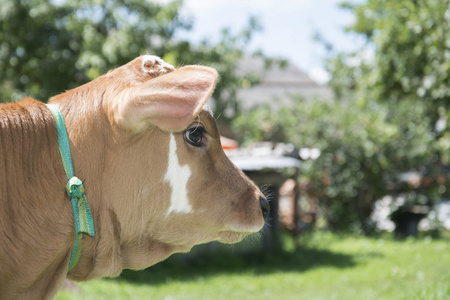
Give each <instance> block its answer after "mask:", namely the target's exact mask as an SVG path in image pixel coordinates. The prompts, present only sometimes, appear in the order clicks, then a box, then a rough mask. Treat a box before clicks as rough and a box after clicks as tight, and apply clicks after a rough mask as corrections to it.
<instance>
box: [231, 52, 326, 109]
mask: <svg viewBox="0 0 450 300" xmlns="http://www.w3.org/2000/svg"><path fill="white" fill-rule="evenodd" d="M237 72H238V74H241V75H242V74H249V73H257V74H258V75H259V76H260V78H261V82H260V83H259V84H257V85H254V86H251V87H249V88H242V89H241V90H240V91H239V92H238V98H239V99H240V100H241V103H242V108H243V109H244V110H248V109H251V108H253V107H255V106H257V105H260V104H269V105H271V106H273V107H279V106H280V105H289V104H291V103H292V101H293V100H292V96H299V95H301V96H302V97H303V98H304V99H305V100H307V101H308V100H312V99H314V98H315V97H318V98H321V99H332V96H333V94H332V91H331V89H330V88H329V87H327V86H324V85H320V84H318V83H316V82H314V81H313V80H312V79H311V78H309V77H308V75H306V74H305V73H304V72H302V71H301V70H300V69H298V68H297V67H296V66H294V65H292V64H289V63H288V64H287V65H286V66H280V65H279V64H278V63H273V64H272V65H270V67H268V68H266V67H265V62H264V59H263V58H257V57H245V58H244V59H242V60H241V62H240V63H239V64H238V70H237ZM274 99H277V100H276V101H274Z"/></svg>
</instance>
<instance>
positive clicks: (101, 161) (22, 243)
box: [0, 58, 264, 299]
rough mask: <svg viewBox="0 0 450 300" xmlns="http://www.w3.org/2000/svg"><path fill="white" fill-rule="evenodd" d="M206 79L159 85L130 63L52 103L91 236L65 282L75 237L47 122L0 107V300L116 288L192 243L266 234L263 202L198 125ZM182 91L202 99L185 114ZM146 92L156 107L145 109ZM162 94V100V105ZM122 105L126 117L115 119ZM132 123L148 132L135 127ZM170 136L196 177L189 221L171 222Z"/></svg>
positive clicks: (211, 123) (41, 110)
mask: <svg viewBox="0 0 450 300" xmlns="http://www.w3.org/2000/svg"><path fill="white" fill-rule="evenodd" d="M149 68H151V66H149V65H148V64H146V65H145V69H147V70H148V69H149ZM202 68H203V67H198V68H197V67H192V70H189V69H184V70H185V71H183V72H185V73H186V72H187V73H186V74H188V75H183V74H184V73H183V72H182V71H178V70H177V71H175V72H173V74H174V75H170V76H168V75H164V76H159V77H158V78H155V77H156V75H161V74H156V75H155V73H152V74H146V73H145V72H143V71H142V66H141V58H137V59H135V60H134V61H132V62H130V63H129V64H127V65H125V66H122V67H121V68H118V69H116V70H114V71H113V72H110V73H108V74H106V75H104V76H101V77H99V78H98V79H96V80H94V81H92V82H90V83H88V84H86V85H84V86H82V87H79V88H77V89H74V90H71V91H68V92H66V93H64V94H61V95H59V96H56V97H54V98H52V99H51V102H52V103H54V104H56V105H57V106H58V107H59V108H60V110H61V112H62V114H63V116H64V119H65V122H66V127H67V131H68V136H69V142H70V147H71V153H72V160H73V165H74V171H75V175H76V176H77V177H79V178H80V179H81V180H82V181H83V183H84V186H85V190H86V196H87V200H88V203H89V206H90V208H91V211H92V214H93V217H94V225H95V230H96V236H95V237H94V238H91V237H87V236H86V237H83V240H82V243H81V247H82V253H81V258H80V261H79V263H78V265H77V266H76V267H75V269H74V270H72V271H71V272H70V273H69V274H67V268H68V263H69V258H70V251H71V248H72V246H73V242H74V234H75V233H74V226H73V215H72V209H71V205H70V201H69V198H68V196H67V195H66V194H65V185H66V183H67V179H66V178H65V173H64V170H63V167H62V163H61V158H60V155H59V150H58V144H57V136H56V128H55V125H54V120H53V118H52V115H51V113H50V111H49V110H48V109H47V108H46V106H45V105H44V104H42V103H40V102H37V101H34V100H32V99H25V100H22V101H21V102H19V103H15V104H4V105H1V106H0V172H1V173H0V174H1V177H0V179H1V181H0V240H1V243H0V266H1V269H0V298H1V299H48V298H52V297H53V296H54V294H55V293H56V292H57V291H58V289H59V287H60V286H61V284H62V282H63V281H64V279H65V278H66V276H67V277H68V278H69V279H72V280H89V279H91V278H99V277H103V276H117V275H119V274H120V272H121V270H122V269H123V268H131V269H143V268H145V267H148V266H150V265H153V264H155V263H157V262H158V261H161V260H163V259H165V258H166V257H168V256H169V255H171V254H172V253H174V252H185V251H189V250H190V249H191V247H193V246H194V245H196V244H199V243H205V242H208V241H212V240H221V241H223V242H237V241H239V240H241V239H242V238H243V237H244V236H246V235H247V234H249V233H251V232H255V231H258V230H259V229H260V228H261V227H262V225H263V223H264V221H263V220H262V216H261V207H260V204H259V197H260V195H261V194H260V192H259V190H258V189H257V187H256V186H255V185H254V184H253V183H252V182H251V181H249V180H248V179H247V178H246V177H245V176H244V175H243V174H242V173H241V172H240V171H239V170H238V169H237V168H236V167H235V166H234V165H233V164H232V163H231V162H230V161H229V160H228V159H227V158H226V156H225V154H224V153H223V151H222V148H221V145H220V139H219V133H218V130H217V127H216V124H215V120H214V119H213V118H212V117H211V116H210V115H209V113H207V112H204V111H203V112H201V113H200V114H199V110H200V109H201V106H202V105H203V103H204V101H206V99H207V98H208V97H209V95H210V94H211V92H212V89H211V86H213V85H215V76H216V75H214V74H215V73H214V72H213V71H210V70H208V69H205V68H203V69H202ZM155 70H159V69H158V68H156V69H155ZM180 70H182V69H180ZM191 71H195V72H197V73H195V74H200V75H195V74H194V73H192V72H191ZM199 72H200V73H199ZM205 72H206V73H205ZM177 74H179V75H177ZM177 76H181V77H182V76H185V77H186V76H187V77H189V76H191V77H192V76H193V77H195V78H193V80H192V81H193V82H194V86H193V85H189V84H190V83H189V84H188V83H186V81H183V80H182V81H183V84H182V85H181V87H175V88H173V81H175V80H176V79H177V78H181V77H177ZM196 76H198V77H196ZM205 76H206V77H205ZM211 76H212V77H211ZM191 77H190V78H191ZM154 78H155V79H154ZM159 78H161V79H160V80H159ZM164 78H171V79H170V80H167V81H165V80H164ZM156 79H158V80H156ZM152 80H155V81H154V82H157V83H158V84H157V85H155V84H153V85H152V84H151V83H150V81H152ZM195 82H198V85H197V86H195ZM186 86H190V87H191V90H195V89H198V93H197V94H196V93H195V92H193V94H190V95H189V97H192V99H193V100H192V101H193V102H192V104H186V103H187V102H185V100H183V99H181V97H180V95H183V94H184V93H185V92H186V91H185V89H186ZM143 87H145V89H144V88H143ZM183 89H184V90H183ZM144 90H148V91H149V95H157V96H149V97H147V98H146V97H145V95H144V96H143V95H142V92H143V91H144ZM124 91H127V92H126V93H123V92H124ZM164 91H169V92H168V93H169V94H168V95H166V96H158V95H164V93H165V92H164ZM137 95H138V96H139V97H138V96H137ZM155 97H156V99H159V98H157V97H162V98H161V99H163V98H164V97H167V99H168V100H167V101H168V102H164V103H163V104H162V105H169V104H170V105H173V107H175V109H170V110H169V111H167V109H166V107H163V108H161V106H160V104H158V103H160V102H161V101H155ZM187 97H188V96H187ZM200 98H201V99H200ZM173 99H175V100H173ZM195 99H200V100H201V101H200V100H195ZM123 101H125V103H126V105H125V107H126V109H124V110H120V109H118V107H123V106H124V104H123V103H122V102H123ZM152 101H153V102H152ZM170 101H173V103H172V102H170ZM186 101H191V100H186ZM195 101H197V102H195ZM198 101H200V102H198ZM194 102H195V103H194ZM167 103H169V104H167ZM136 105H138V106H136ZM142 105H144V106H145V107H144V110H145V109H146V108H147V107H148V106H152V105H153V106H154V107H155V108H154V109H153V108H152V109H151V112H148V114H147V115H144V113H143V111H142V110H141V109H136V107H140V108H142V107H143V106H142ZM180 105H182V106H183V105H186V110H187V111H188V112H189V113H188V114H187V115H183V116H179V112H180V111H175V112H174V110H176V107H180ZM171 107H172V106H171ZM183 107H184V106H183ZM145 113H147V112H145ZM172 113H173V114H177V116H174V115H171V114H172ZM137 116H138V117H139V118H144V119H142V120H144V121H145V118H147V119H148V120H150V121H148V122H147V121H145V122H144V121H139V120H138V121H136V120H135V118H137ZM196 116H197V117H196ZM124 118H125V119H124ZM126 118H131V119H132V121H128V119H126ZM194 118H195V119H194ZM172 119H173V121H171V120H172ZM121 120H122V121H123V120H125V121H126V122H125V123H124V124H127V126H121ZM135 122H137V123H135ZM129 124H138V125H139V126H136V127H133V126H128V125H129ZM142 124H145V128H144V127H143V126H142ZM198 124H202V125H203V126H204V127H205V129H206V131H207V134H206V136H205V147H201V148H196V147H193V146H191V145H189V144H187V143H186V142H185V138H184V131H183V130H184V129H186V128H188V127H192V126H198ZM155 125H156V126H155ZM174 128H177V130H176V132H173V130H174ZM169 132H173V134H174V136H175V139H176V144H177V155H178V157H179V162H180V165H188V166H189V167H190V169H191V171H192V175H191V177H190V179H189V181H188V184H187V191H188V198H189V201H190V204H191V205H192V208H193V212H191V213H188V214H184V213H170V214H169V215H167V211H168V208H169V206H170V195H171V186H170V185H169V184H168V183H167V182H166V181H164V175H165V172H166V169H167V157H168V154H167V153H168V149H169V140H170V133H169ZM231 228H233V229H231Z"/></svg>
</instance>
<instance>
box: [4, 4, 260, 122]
mask: <svg viewBox="0 0 450 300" xmlns="http://www.w3.org/2000/svg"><path fill="white" fill-rule="evenodd" d="M181 5H182V1H180V0H176V1H173V2H171V3H169V4H167V5H160V4H156V3H153V2H150V1H144V0H127V1H120V0H105V1H96V0H76V1H52V0H4V1H3V2H2V7H1V8H0V99H2V100H3V101H11V100H19V99H20V98H22V97H23V96H32V97H35V98H37V99H39V100H41V101H44V102H46V101H47V100H48V99H49V97H51V96H53V95H55V94H58V93H61V92H63V91H64V90H67V89H71V88H74V87H76V86H79V85H81V84H84V83H86V82H88V81H90V80H92V79H94V78H96V77H98V76H99V75H101V74H103V73H105V72H107V71H108V70H110V69H112V68H115V67H117V66H120V65H122V64H124V63H126V62H128V61H130V60H132V59H133V58H135V57H136V56H138V55H141V54H145V53H151V54H155V55H158V56H161V57H162V58H163V59H165V60H166V61H168V62H170V63H172V64H174V65H186V64H205V65H211V66H213V67H214V68H216V69H217V70H218V71H219V73H220V75H221V80H220V81H219V83H218V86H217V89H216V90H215V92H214V95H213V97H214V99H215V104H216V105H215V107H216V110H217V111H218V112H219V113H220V112H222V111H224V110H230V111H231V114H230V116H233V115H234V114H235V112H236V111H237V110H239V105H238V101H237V99H236V90H237V89H238V88H239V87H240V86H241V84H242V82H243V80H244V79H246V78H244V76H236V75H235V74H234V70H235V65H236V63H237V61H238V59H239V58H240V57H241V56H242V54H243V51H244V50H245V47H246V45H247V43H248V42H249V41H250V39H251V36H252V34H253V33H254V32H255V31H256V30H258V29H259V28H260V27H259V24H258V22H257V21H256V20H255V19H251V20H250V22H249V25H248V28H245V29H244V30H243V31H242V32H241V33H239V34H238V35H236V36H233V35H231V34H230V33H229V32H228V31H226V30H224V31H223V32H222V35H221V37H222V39H221V41H220V42H219V43H217V44H212V43H210V42H208V41H204V42H203V43H202V44H201V45H195V46H192V45H191V44H190V43H189V42H188V41H184V40H174V35H175V33H176V32H178V31H182V30H189V29H190V28H191V22H190V21H188V20H185V19H183V18H182V17H181V16H180V15H179V9H180V7H181ZM250 79H251V78H250ZM252 80H253V79H252ZM253 81H254V80H253Z"/></svg>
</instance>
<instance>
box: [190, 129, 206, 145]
mask: <svg viewBox="0 0 450 300" xmlns="http://www.w3.org/2000/svg"><path fill="white" fill-rule="evenodd" d="M205 132H206V130H205V128H203V127H201V126H198V127H194V128H191V129H188V130H186V133H185V135H186V141H187V142H188V143H189V144H191V145H192V146H195V147H200V146H202V145H203V135H204V133H205Z"/></svg>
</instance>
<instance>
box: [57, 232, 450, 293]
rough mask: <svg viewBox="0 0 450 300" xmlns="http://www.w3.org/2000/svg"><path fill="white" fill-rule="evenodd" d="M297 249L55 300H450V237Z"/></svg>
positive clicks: (321, 236)
mask: <svg viewBox="0 0 450 300" xmlns="http://www.w3.org/2000/svg"><path fill="white" fill-rule="evenodd" d="M300 245H301V246H300V247H299V248H298V249H297V250H295V249H294V246H293V243H292V242H291V241H290V240H289V239H287V240H286V242H285V248H286V250H285V251H284V252H281V253H277V254H275V253H272V254H261V253H259V254H258V253H253V254H252V253H247V254H242V253H241V251H238V250H235V252H239V253H232V252H233V251H224V250H223V249H224V248H223V247H219V249H217V250H216V251H207V252H206V254H205V253H204V252H203V254H199V253H197V254H195V253H194V255H191V256H186V255H175V256H173V257H171V258H170V259H168V260H167V261H165V262H163V263H160V264H157V265H156V266H153V267H151V268H149V269H147V270H145V271H141V272H133V271H125V272H124V273H123V275H122V276H121V277H119V278H117V279H102V280H94V281H90V282H85V283H80V284H79V285H78V287H79V290H78V291H67V290H66V291H62V292H60V293H59V294H58V296H57V297H56V299H58V300H64V299H96V300H97V299H107V300H112V299H174V300H178V299H258V300H261V299H309V300H311V299H314V300H315V299H345V300H349V299H358V300H360V299H365V300H367V299H376V300H379V299H395V300H399V299H405V300H406V299H408V300H410V299H423V300H433V299H450V238H448V237H447V238H441V239H437V240H435V239H431V238H421V239H408V240H405V241H397V240H394V239H392V238H366V237H352V236H337V235H332V234H329V233H320V232H319V233H315V234H312V235H309V236H307V237H304V238H302V239H301V240H300ZM225 248H226V249H230V247H229V246H227V247H225ZM197 252H198V251H197Z"/></svg>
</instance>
